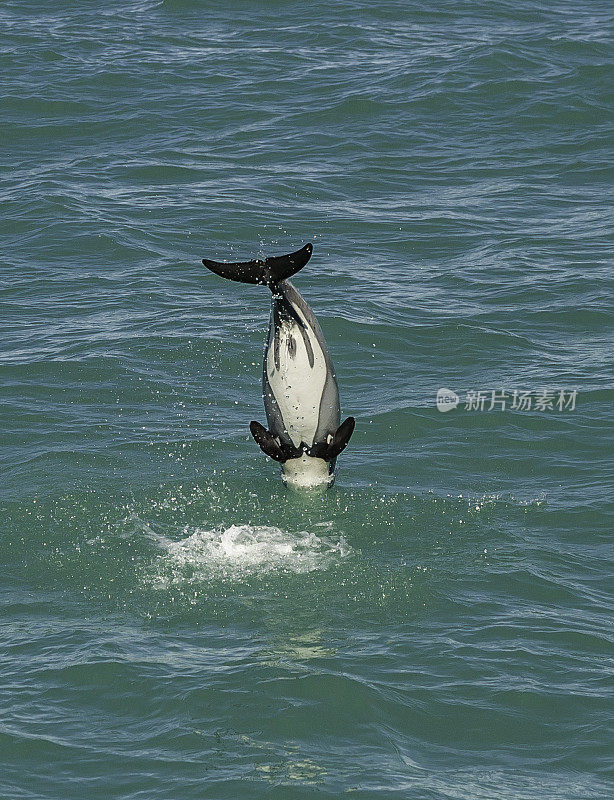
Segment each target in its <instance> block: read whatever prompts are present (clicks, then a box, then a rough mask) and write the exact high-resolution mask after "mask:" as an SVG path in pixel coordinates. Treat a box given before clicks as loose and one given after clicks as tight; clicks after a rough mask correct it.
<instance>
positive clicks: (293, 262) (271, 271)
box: [203, 243, 313, 446]
mask: <svg viewBox="0 0 614 800" xmlns="http://www.w3.org/2000/svg"><path fill="white" fill-rule="evenodd" d="M312 252H313V245H312V244H311V243H309V244H306V245H305V246H304V247H301V249H300V250H297V251H296V252H295V253H288V255H285V256H271V257H270V258H267V259H265V260H264V261H262V260H261V259H258V258H256V259H253V260H252V261H235V262H233V263H226V262H224V261H211V260H209V259H208V258H203V264H204V265H205V266H206V267H207V269H210V270H211V272H215V274H216V275H221V277H222V278H228V279H229V280H231V281H240V282H241V283H254V284H257V285H259V286H268V287H269V288H270V289H274V288H275V286H277V284H278V283H281V281H284V280H286V278H290V277H292V275H295V274H296V273H297V272H298V271H299V270H300V269H302V268H303V267H304V266H305V264H306V263H307V262H308V261H309V259H310V258H311V253H312ZM263 430H264V429H263ZM252 433H253V431H252ZM261 446H262V445H261Z"/></svg>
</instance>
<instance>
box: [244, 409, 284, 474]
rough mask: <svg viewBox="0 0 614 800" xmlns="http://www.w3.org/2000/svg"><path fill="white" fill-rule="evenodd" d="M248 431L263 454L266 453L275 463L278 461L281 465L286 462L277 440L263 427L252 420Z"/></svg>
mask: <svg viewBox="0 0 614 800" xmlns="http://www.w3.org/2000/svg"><path fill="white" fill-rule="evenodd" d="M249 429H250V431H251V434H252V436H253V437H254V439H255V441H256V444H257V445H258V446H259V447H260V449H261V450H262V452H263V453H266V455H267V456H270V457H271V458H272V459H274V460H275V461H279V462H280V463H281V464H283V463H284V461H286V460H287V456H286V455H285V454H284V452H283V450H282V447H281V445H280V444H279V442H278V441H277V439H275V438H274V436H273V434H272V433H271V432H270V431H267V429H266V428H265V427H264V426H263V425H261V424H260V423H259V422H256V421H255V420H254V421H253V422H250V423H249Z"/></svg>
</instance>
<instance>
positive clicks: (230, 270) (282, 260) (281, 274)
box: [203, 244, 313, 288]
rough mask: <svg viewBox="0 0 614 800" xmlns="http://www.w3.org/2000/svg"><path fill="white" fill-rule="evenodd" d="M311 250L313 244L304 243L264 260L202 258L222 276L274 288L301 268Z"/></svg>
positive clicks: (204, 262)
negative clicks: (285, 253)
mask: <svg viewBox="0 0 614 800" xmlns="http://www.w3.org/2000/svg"><path fill="white" fill-rule="evenodd" d="M312 252H313V245H312V244H306V245H305V246H304V247H301V249H300V250H297V251H296V252H294V253H288V255H285V256H271V257H270V258H267V259H265V260H264V261H262V260H261V259H259V258H255V259H253V260H252V261H235V262H229V263H226V262H224V261H211V260H210V259H208V258H203V264H204V265H205V266H206V267H207V269H210V270H211V272H215V274H216V275H220V276H221V277H222V278H228V279H229V280H231V281H239V282H240V283H254V284H257V285H260V286H268V287H270V288H274V287H275V286H276V285H277V284H278V283H280V282H281V281H284V280H285V279H286V278H290V277H291V276H292V275H294V274H295V273H297V272H298V271H299V270H300V269H302V268H303V267H304V266H305V264H306V263H307V262H308V261H309V259H310V258H311V254H312Z"/></svg>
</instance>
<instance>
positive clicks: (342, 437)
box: [326, 417, 356, 461]
mask: <svg viewBox="0 0 614 800" xmlns="http://www.w3.org/2000/svg"><path fill="white" fill-rule="evenodd" d="M355 425H356V420H355V419H354V417H348V418H347V419H346V420H345V422H342V423H341V425H339V427H338V428H337V432H336V433H335V435H334V436H333V440H332V442H331V443H330V444H329V445H328V447H327V448H326V460H327V461H332V460H333V458H337V456H338V455H339V453H341V451H342V450H345V448H346V447H347V443H348V442H349V441H350V437H351V436H352V434H353V433H354V426H355Z"/></svg>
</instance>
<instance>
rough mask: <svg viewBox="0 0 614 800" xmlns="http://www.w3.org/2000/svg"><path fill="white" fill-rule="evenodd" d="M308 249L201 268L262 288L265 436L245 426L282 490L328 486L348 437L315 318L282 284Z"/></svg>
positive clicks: (257, 427) (349, 427) (256, 426)
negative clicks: (278, 473)
mask: <svg viewBox="0 0 614 800" xmlns="http://www.w3.org/2000/svg"><path fill="white" fill-rule="evenodd" d="M312 252H313V246H312V245H311V244H306V245H305V246H304V247H302V248H301V249H300V250H297V251H296V252H295V253H289V254H288V255H284V256H272V257H270V258H266V259H264V260H260V259H253V260H252V261H241V262H234V263H226V262H222V261H211V260H209V259H207V258H203V264H204V265H205V266H206V267H207V268H208V269H210V270H211V271H212V272H215V273H216V275H220V276H221V277H223V278H228V279H230V280H233V281H239V282H241V283H251V284H256V285H259V286H268V287H269V289H270V290H271V317H270V323H269V332H268V336H267V340H266V343H265V348H264V362H263V368H262V397H263V399H264V410H265V413H266V418H267V425H268V429H267V428H265V427H264V426H263V425H261V424H260V423H259V422H256V421H253V422H251V423H250V426H249V428H250V431H251V434H252V436H253V437H254V439H255V440H256V443H257V444H258V445H259V446H260V448H261V449H262V450H263V452H264V453H266V455H268V456H270V457H271V458H272V459H274V460H275V461H278V462H279V463H280V464H281V470H282V480H283V481H284V483H285V484H286V486H290V487H296V488H305V489H308V488H314V487H317V486H323V485H326V486H331V485H332V484H333V481H334V479H335V464H336V460H337V456H338V455H339V453H341V451H342V450H343V449H344V448H345V446H346V445H347V443H348V442H349V440H350V436H351V435H352V432H353V431H354V424H355V420H354V417H348V418H347V419H346V420H345V421H344V422H343V423H342V424H341V425H340V424H339V421H340V410H339V389H338V387H337V379H336V377H335V370H334V368H333V364H332V361H331V358H330V355H329V354H328V349H327V347H326V342H325V341H324V336H323V334H322V330H321V328H320V325H319V324H318V321H317V319H316V318H315V315H314V313H313V311H312V310H311V309H310V308H309V306H308V305H307V303H306V302H305V300H304V299H303V297H301V295H300V293H299V291H298V290H297V289H296V287H294V286H293V285H292V284H291V283H290V281H289V280H288V278H290V277H291V276H292V275H294V274H296V273H297V272H298V271H299V270H300V269H302V268H303V267H304V266H305V264H306V263H307V262H308V261H309V259H310V258H311V253H312Z"/></svg>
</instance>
